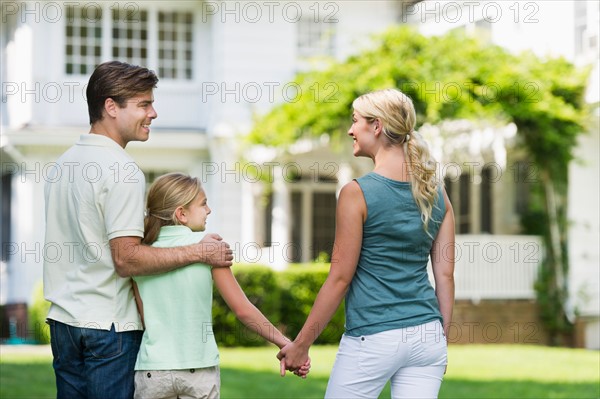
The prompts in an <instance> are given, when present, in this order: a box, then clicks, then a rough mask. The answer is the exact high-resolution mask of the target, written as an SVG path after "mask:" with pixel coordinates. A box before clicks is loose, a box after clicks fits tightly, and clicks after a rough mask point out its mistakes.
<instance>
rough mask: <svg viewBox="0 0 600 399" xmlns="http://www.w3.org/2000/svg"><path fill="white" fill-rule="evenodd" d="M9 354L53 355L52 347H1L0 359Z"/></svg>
mask: <svg viewBox="0 0 600 399" xmlns="http://www.w3.org/2000/svg"><path fill="white" fill-rule="evenodd" d="M9 354H10V355H13V354H30V355H34V354H35V355H52V350H51V349H50V345H0V357H1V356H2V355H9Z"/></svg>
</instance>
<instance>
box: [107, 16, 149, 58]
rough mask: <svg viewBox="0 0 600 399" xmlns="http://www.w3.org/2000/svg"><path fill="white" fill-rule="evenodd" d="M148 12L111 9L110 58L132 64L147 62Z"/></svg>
mask: <svg viewBox="0 0 600 399" xmlns="http://www.w3.org/2000/svg"><path fill="white" fill-rule="evenodd" d="M147 48H148V12H147V11H144V10H139V11H138V12H131V11H130V10H127V9H125V8H115V9H113V10H112V58H114V59H116V60H120V61H124V62H128V63H130V64H133V65H147V64H148V50H147Z"/></svg>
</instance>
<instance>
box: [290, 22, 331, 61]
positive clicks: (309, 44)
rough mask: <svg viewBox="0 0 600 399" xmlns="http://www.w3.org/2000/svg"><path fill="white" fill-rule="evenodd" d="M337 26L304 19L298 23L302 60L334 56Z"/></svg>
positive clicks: (299, 52) (299, 53)
mask: <svg viewBox="0 0 600 399" xmlns="http://www.w3.org/2000/svg"><path fill="white" fill-rule="evenodd" d="M334 39H335V24H333V23H327V22H325V21H317V22H315V20H314V19H313V18H302V19H300V21H299V22H298V43H297V45H298V55H299V56H300V57H302V58H309V57H319V56H333V55H334V44H335V40H334Z"/></svg>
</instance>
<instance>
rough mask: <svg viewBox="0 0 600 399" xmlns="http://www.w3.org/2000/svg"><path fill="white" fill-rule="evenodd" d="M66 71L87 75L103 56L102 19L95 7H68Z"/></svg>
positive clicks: (71, 73) (70, 73) (72, 73)
mask: <svg viewBox="0 0 600 399" xmlns="http://www.w3.org/2000/svg"><path fill="white" fill-rule="evenodd" d="M67 13H68V14H67V21H68V22H67V26H66V31H65V36H66V40H65V45H66V48H65V56H66V57H65V60H66V63H65V72H66V73H67V74H68V75H87V74H88V73H90V72H91V71H93V70H94V68H95V67H96V65H98V64H99V63H100V61H101V58H102V19H101V18H100V17H98V16H97V13H98V10H97V9H95V8H93V7H88V8H83V7H67Z"/></svg>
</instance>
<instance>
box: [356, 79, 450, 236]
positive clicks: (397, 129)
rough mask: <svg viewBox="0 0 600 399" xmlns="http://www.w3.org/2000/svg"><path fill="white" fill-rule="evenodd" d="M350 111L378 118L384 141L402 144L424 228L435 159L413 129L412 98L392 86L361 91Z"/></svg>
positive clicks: (434, 192) (433, 190)
mask: <svg viewBox="0 0 600 399" xmlns="http://www.w3.org/2000/svg"><path fill="white" fill-rule="evenodd" d="M352 107H353V108H354V111H356V112H357V113H358V114H359V115H361V116H362V117H363V118H365V119H366V120H367V121H368V122H370V123H372V122H373V121H375V119H379V120H380V121H381V124H382V132H383V134H384V135H385V138H386V145H390V146H391V145H402V146H403V148H404V153H405V154H406V157H407V161H408V172H409V174H410V181H411V186H412V194H413V197H414V199H415V201H416V203H417V205H418V207H419V209H420V211H421V220H422V221H423V228H424V229H425V231H427V226H428V224H429V220H430V219H431V215H432V211H433V206H434V204H435V202H436V200H437V197H438V188H439V185H440V182H439V179H438V176H437V173H436V163H435V160H434V159H433V157H432V156H431V153H430V152H429V147H428V146H427V143H426V142H425V140H424V139H423V137H422V136H421V135H420V134H419V133H418V132H417V131H415V123H416V121H417V116H416V113H415V107H414V106H413V102H412V100H411V99H410V97H408V96H407V95H406V94H404V93H402V92H400V91H399V90H396V89H386V90H379V91H374V92H371V93H367V94H363V95H362V96H360V97H358V98H357V99H355V100H354V102H353V103H352Z"/></svg>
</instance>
